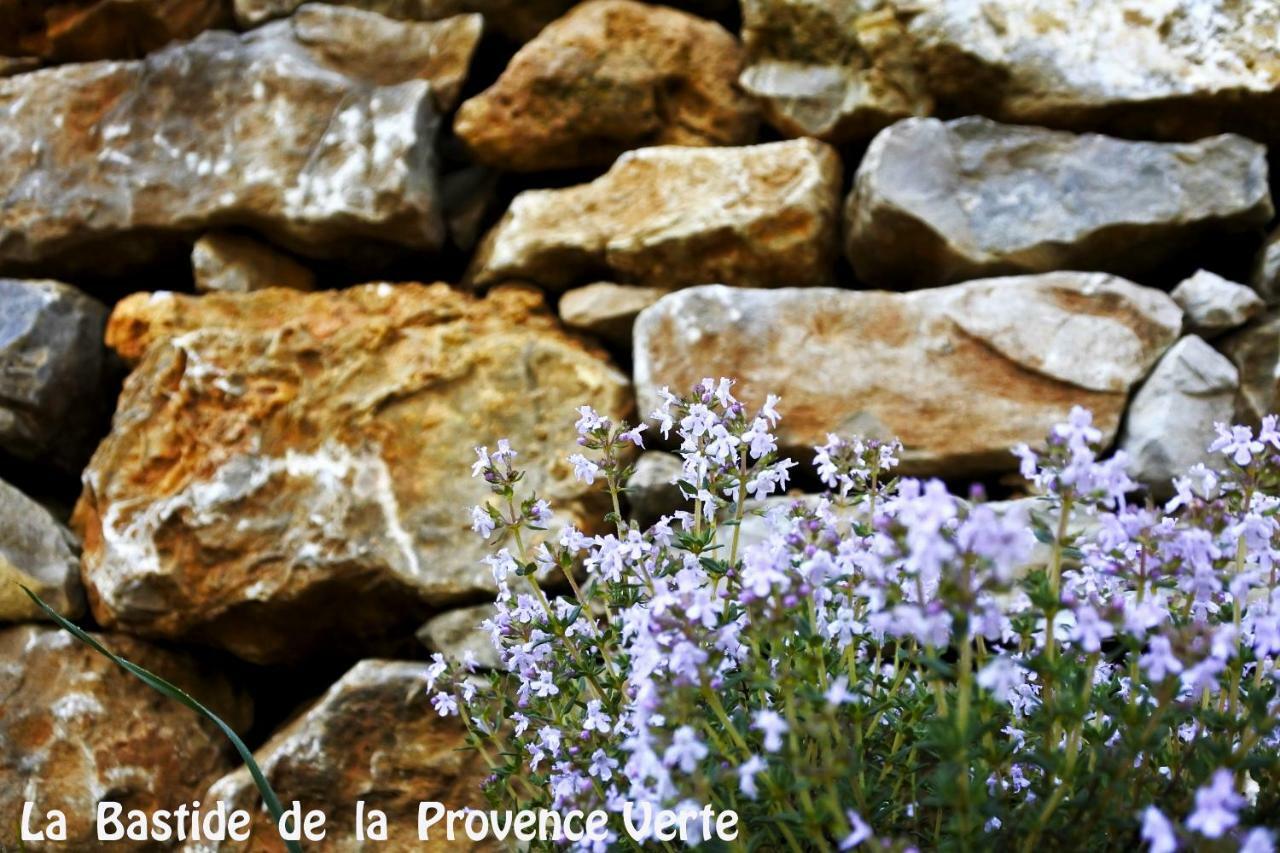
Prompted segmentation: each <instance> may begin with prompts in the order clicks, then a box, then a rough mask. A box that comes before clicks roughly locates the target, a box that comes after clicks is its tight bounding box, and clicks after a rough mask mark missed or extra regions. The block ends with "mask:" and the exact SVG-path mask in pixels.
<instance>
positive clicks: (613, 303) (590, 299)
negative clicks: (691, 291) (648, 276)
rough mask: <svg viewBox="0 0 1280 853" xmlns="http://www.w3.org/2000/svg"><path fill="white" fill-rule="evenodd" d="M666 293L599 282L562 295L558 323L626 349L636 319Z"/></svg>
mask: <svg viewBox="0 0 1280 853" xmlns="http://www.w3.org/2000/svg"><path fill="white" fill-rule="evenodd" d="M667 293H668V291H667V290H666V289H664V288H661V287H640V286H637V285H634V284H613V283H612V282H607V281H598V282H596V283H595V284H588V285H586V286H585V287H575V288H574V289H573V290H570V291H567V292H565V293H564V294H563V295H562V296H561V297H560V305H559V310H560V319H561V320H562V321H564V324H565V325H566V326H568V327H569V328H570V329H576V330H578V331H580V332H585V333H587V334H589V335H595V336H596V337H599V338H604V339H605V340H608V341H611V342H613V343H617V344H624V345H629V344H630V343H631V326H632V325H633V324H634V323H635V321H636V316H637V315H639V313H640V312H641V311H643V310H644V309H646V308H648V307H649V306H650V305H652V304H653V303H655V302H657V301H658V300H659V299H661V298H662V297H663V296H665V295H666V294H667Z"/></svg>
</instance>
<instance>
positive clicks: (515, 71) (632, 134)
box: [454, 0, 757, 171]
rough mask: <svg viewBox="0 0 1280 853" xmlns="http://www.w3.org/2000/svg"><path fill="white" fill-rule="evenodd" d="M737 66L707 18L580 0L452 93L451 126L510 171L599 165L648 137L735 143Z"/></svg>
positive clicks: (731, 48) (724, 35)
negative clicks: (461, 95) (460, 96)
mask: <svg viewBox="0 0 1280 853" xmlns="http://www.w3.org/2000/svg"><path fill="white" fill-rule="evenodd" d="M741 70H742V51H741V47H740V46H739V45H738V42H737V40H736V39H735V38H734V37H733V36H732V35H730V34H729V33H728V32H726V31H725V30H724V28H723V27H721V26H720V25H719V24H716V23H714V22H712V21H704V20H702V19H701V18H697V17H694V16H693V15H689V14H686V13H684V12H680V11H677V10H675V9H669V8H666V7H664V6H654V5H650V4H647V3H639V2H634V0H589V2H587V3H583V4H581V5H579V6H577V7H575V8H574V9H572V10H571V11H570V12H569V14H567V15H565V16H564V17H563V18H561V19H560V20H558V21H556V22H555V23H553V24H551V25H550V26H548V27H547V28H546V29H544V30H543V31H542V32H541V33H539V34H538V37H537V38H535V39H534V40H533V41H531V42H529V43H528V44H526V45H525V46H524V47H523V48H521V49H520V52H519V53H517V54H516V55H515V57H514V58H513V59H512V60H511V63H510V64H509V65H508V66H507V69H506V70H505V71H504V72H503V73H502V76H501V77H499V78H498V81H497V82H496V83H494V84H493V85H492V86H491V87H489V88H488V89H487V90H485V91H484V92H482V93H481V94H479V95H477V96H475V97H474V98H471V99H470V100H468V101H467V102H466V103H464V104H463V105H462V107H461V108H460V109H459V110H458V115H457V118H456V119H455V120H454V131H455V132H456V133H457V134H458V136H459V137H461V138H462V140H463V141H464V142H465V143H466V144H467V147H468V148H469V149H470V151H471V154H472V156H473V157H474V158H475V159H476V160H477V161H479V162H481V163H485V164H487V165H491V166H496V167H500V168H503V169H511V170H516V171H540V170H544V169H564V168H574V167H580V166H593V165H604V164H608V163H611V162H613V160H614V159H615V158H616V157H617V156H618V155H619V154H621V153H622V152H624V151H628V150H630V149H632V148H641V147H644V146H648V145H743V144H746V143H749V142H752V141H754V136H755V129H756V122H757V114H756V107H755V104H754V103H753V102H752V101H751V99H750V98H748V97H747V96H746V95H745V94H744V93H743V92H742V91H741V90H739V89H738V87H737V83H736V81H737V77H738V73H739V72H740V71H741Z"/></svg>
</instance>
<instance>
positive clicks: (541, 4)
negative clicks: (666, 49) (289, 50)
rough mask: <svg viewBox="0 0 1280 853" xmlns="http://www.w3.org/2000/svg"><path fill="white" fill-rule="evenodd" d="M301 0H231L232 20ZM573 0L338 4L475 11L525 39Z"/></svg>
mask: <svg viewBox="0 0 1280 853" xmlns="http://www.w3.org/2000/svg"><path fill="white" fill-rule="evenodd" d="M303 2H304V0H235V14H236V20H237V21H238V22H239V23H240V25H241V26H242V27H246V28H247V27H254V26H257V25H259V24H261V23H264V22H265V21H269V20H271V19H272V18H283V17H285V16H287V15H289V14H290V13H292V12H293V10H294V9H297V8H298V7H299V6H301V5H302V4H303ZM575 2H577V0H339V2H338V5H342V6H351V7H354V8H360V9H367V10H369V11H371V12H377V13H379V14H381V15H386V16H387V17H390V18H398V19H400V20H405V21H438V20H441V19H442V18H449V17H452V16H454V15H465V14H468V13H471V12H479V13H480V14H482V15H484V17H485V23H486V25H487V26H489V27H492V28H493V29H494V30H496V31H497V32H500V33H502V34H503V35H505V36H506V37H507V38H510V39H513V40H515V41H519V42H525V41H528V40H529V39H531V38H533V37H534V36H535V35H537V34H538V31H539V30H541V29H542V28H543V27H545V26H546V25H547V24H549V23H551V22H552V21H554V20H555V19H556V18H558V17H560V15H561V14H563V13H564V12H565V10H567V9H568V8H569V7H570V6H572V5H573V4H574V3H575Z"/></svg>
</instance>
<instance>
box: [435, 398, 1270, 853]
mask: <svg viewBox="0 0 1280 853" xmlns="http://www.w3.org/2000/svg"><path fill="white" fill-rule="evenodd" d="M779 402H780V401H779V400H778V399H777V398H776V397H773V396H769V397H767V398H765V399H764V400H763V402H762V403H761V404H760V405H759V406H758V408H753V407H751V406H749V405H747V404H746V403H744V402H743V401H740V400H739V399H737V398H736V397H735V395H734V393H733V383H732V382H731V381H729V380H726V379H720V380H711V379H707V380H704V381H703V382H701V383H699V384H698V385H697V386H695V387H694V389H693V390H692V392H691V393H690V394H689V395H688V396H685V397H680V396H677V395H675V394H672V393H670V392H668V391H666V390H665V389H664V391H663V393H662V404H661V405H660V407H659V408H658V409H657V410H656V411H655V412H653V413H652V415H651V420H652V422H653V423H654V424H655V426H656V429H655V432H656V433H657V434H658V435H660V436H661V439H662V440H663V441H665V442H669V443H670V445H669V446H673V447H674V448H675V449H676V450H677V451H678V452H679V454H680V455H681V458H682V461H683V464H682V469H681V473H680V475H679V478H678V486H679V488H680V490H681V492H682V494H683V495H685V497H686V498H687V499H688V502H689V508H688V509H687V510H684V511H680V512H677V513H675V514H673V515H672V516H670V517H664V518H661V519H660V520H659V521H658V522H657V523H655V524H654V525H652V526H651V527H649V528H648V529H644V530H642V529H640V528H638V527H637V526H635V525H634V523H630V522H628V521H627V520H626V518H625V517H624V515H623V513H622V503H621V501H622V500H623V499H624V498H625V493H624V492H625V489H624V484H625V482H626V480H627V477H628V475H629V474H630V472H631V468H630V461H631V459H632V458H633V455H634V451H635V449H636V448H639V447H643V444H644V441H643V439H644V436H643V433H644V430H645V425H643V424H642V425H640V426H637V427H631V426H629V425H628V424H625V423H614V422H612V421H610V420H609V419H607V418H604V417H601V416H600V415H599V414H597V413H596V412H595V411H593V410H592V409H590V408H589V407H587V406H584V407H582V408H581V409H580V410H579V415H580V417H579V419H578V421H577V430H578V434H579V444H580V445H581V448H582V450H581V452H579V453H576V454H574V456H573V457H571V459H570V462H571V464H572V466H573V469H574V471H575V473H576V475H577V476H578V478H579V479H581V480H582V481H584V482H587V483H595V482H598V481H601V482H602V490H603V491H604V492H606V493H607V494H608V496H609V498H610V501H611V504H612V510H613V511H612V512H611V513H610V515H609V518H608V521H610V522H612V530H611V532H608V533H595V534H593V533H588V532H583V531H579V530H577V529H574V528H567V529H564V530H562V531H560V532H558V533H556V534H554V535H552V534H550V533H548V531H547V527H548V521H549V520H550V515H551V511H550V508H549V506H548V505H547V504H546V502H545V501H542V500H539V499H538V498H536V497H535V496H532V495H530V496H521V495H518V494H517V489H518V487H519V484H520V480H521V477H520V474H519V472H518V471H517V470H516V469H515V468H514V464H513V460H514V458H515V453H514V452H513V451H512V450H511V448H509V447H508V446H506V444H505V443H502V444H500V445H499V447H498V448H497V449H496V450H494V451H489V450H487V449H485V448H481V449H478V450H477V461H476V466H475V473H476V475H477V476H478V477H481V478H483V479H484V480H485V482H486V483H487V484H488V485H489V487H490V489H491V491H492V492H493V498H492V499H491V500H490V501H489V502H488V503H486V504H485V505H483V506H481V507H477V508H476V509H475V510H473V513H472V519H473V526H474V528H475V529H476V531H477V533H479V534H480V535H481V536H483V537H485V538H487V539H491V540H492V541H493V542H494V547H495V551H494V554H493V556H492V557H491V558H490V559H489V564H490V567H491V570H492V571H493V575H494V578H495V581H496V583H497V585H498V588H499V590H500V592H499V595H498V600H497V608H496V612H495V615H494V616H493V618H492V619H490V620H489V621H488V622H487V623H486V625H485V628H486V630H487V631H488V632H489V634H490V636H491V638H492V640H493V643H494V645H495V647H496V649H497V650H498V652H499V655H500V661H501V667H500V669H499V670H498V671H496V672H494V673H492V674H491V675H490V677H488V678H487V679H481V678H479V677H478V676H476V675H474V674H472V673H470V671H469V670H468V668H467V667H462V668H455V669H456V671H454V672H451V673H445V672H444V671H443V664H441V669H436V668H435V667H434V666H433V671H432V680H433V682H434V681H435V680H437V679H438V680H439V682H440V684H438V685H437V684H433V685H432V687H431V689H432V690H434V691H436V695H435V697H434V698H433V705H434V706H435V707H436V709H437V711H438V712H439V713H441V714H443V715H452V714H458V715H460V716H461V717H462V718H463V719H464V720H465V721H466V723H467V725H468V726H469V727H470V729H471V732H472V742H473V745H474V746H475V747H476V748H477V749H478V750H479V751H480V752H481V754H482V755H484V757H485V759H486V760H487V761H488V762H489V764H490V766H491V768H492V770H493V776H492V777H491V780H490V783H489V785H488V787H487V790H488V792H489V794H490V796H491V797H492V798H493V799H494V800H495V802H499V803H502V804H504V805H506V806H508V807H509V806H511V805H513V804H514V805H518V806H519V807H522V808H536V807H546V808H553V809H561V810H563V809H569V808H580V809H597V808H601V809H605V810H607V811H609V812H611V813H614V814H618V815H621V814H622V812H623V810H624V808H625V807H626V806H627V805H628V804H630V805H631V806H632V807H637V806H642V805H648V806H652V807H659V808H671V809H675V810H677V811H684V810H693V811H697V810H700V809H702V808H703V807H704V806H712V807H713V808H715V809H717V810H720V809H730V808H732V809H735V810H736V811H738V812H739V814H740V815H742V817H743V823H744V829H745V832H746V834H747V837H748V838H751V839H753V841H754V839H757V838H758V839H763V842H762V845H761V847H760V848H759V849H789V850H802V849H812V848H835V847H839V848H840V849H850V848H853V847H856V846H859V845H862V844H872V843H876V844H879V843H884V844H889V845H892V846H894V847H895V848H896V849H907V848H913V847H920V848H924V847H936V846H938V845H940V844H950V845H953V846H960V847H968V846H978V845H981V846H1013V845H1015V844H1016V845H1017V846H1020V847H1030V846H1034V845H1035V843H1036V842H1037V840H1038V839H1041V838H1045V837H1048V834H1049V833H1052V836H1053V837H1054V838H1055V839H1056V840H1057V841H1058V842H1059V843H1062V844H1067V845H1069V846H1074V847H1082V848H1089V847H1093V846H1118V845H1122V844H1124V843H1125V841H1126V839H1130V838H1142V839H1143V840H1144V841H1146V842H1147V843H1148V844H1149V845H1150V846H1151V848H1152V849H1155V850H1174V849H1177V847H1178V846H1180V845H1193V844H1195V843H1196V842H1195V839H1209V840H1213V841H1214V842H1215V843H1225V842H1227V841H1232V842H1234V843H1236V844H1237V845H1238V846H1240V847H1241V849H1248V850H1253V851H1261V850H1270V849H1271V847H1272V843H1273V836H1272V830H1273V829H1275V828H1276V826H1277V823H1278V822H1280V790H1278V788H1280V785H1277V783H1280V757H1277V755H1278V750H1280V692H1278V690H1277V685H1278V683H1280V682H1278V680H1277V675H1278V671H1277V667H1276V660H1277V655H1278V654H1280V584H1277V577H1276V571H1277V557H1278V556H1280V551H1277V546H1278V545H1280V536H1278V534H1280V530H1278V528H1277V522H1276V516H1277V513H1280V499H1277V497H1276V492H1277V489H1276V487H1277V484H1280V456H1278V455H1277V454H1278V452H1280V434H1278V433H1277V432H1276V422H1275V418H1268V419H1267V420H1266V421H1264V423H1263V424H1262V427H1261V429H1260V430H1259V431H1257V432H1255V431H1253V430H1250V429H1248V428H1246V427H1231V428H1228V427H1225V426H1222V427H1219V428H1218V433H1219V437H1218V439H1217V440H1216V441H1215V442H1214V444H1213V447H1212V450H1213V451H1214V452H1217V453H1219V454H1220V457H1221V460H1222V464H1221V465H1220V466H1218V467H1217V468H1215V469H1210V468H1205V467H1198V468H1197V469H1194V470H1192V471H1190V472H1188V473H1187V475H1186V476H1185V477H1184V478H1180V479H1179V480H1178V481H1177V482H1176V483H1175V486H1176V494H1175V496H1174V497H1173V499H1172V500H1170V501H1168V502H1167V503H1166V504H1165V505H1164V506H1156V505H1154V504H1152V503H1151V502H1150V501H1143V502H1134V501H1131V500H1130V495H1131V494H1133V493H1134V491H1135V488H1136V486H1135V484H1134V483H1133V482H1132V481H1131V480H1130V479H1129V477H1128V476H1127V474H1126V472H1125V459H1124V458H1123V456H1122V455H1121V454H1116V455H1113V456H1111V457H1109V458H1106V457H1104V456H1103V455H1102V453H1101V450H1102V448H1101V446H1100V445H1101V442H1102V438H1103V436H1102V434H1101V433H1100V431H1099V430H1098V429H1097V428H1096V427H1094V425H1093V423H1092V418H1091V416H1090V414H1089V413H1088V412H1087V411H1085V410H1083V409H1079V408H1077V409H1075V410H1073V411H1072V412H1071V414H1070V416H1069V417H1068V418H1067V420H1066V422H1064V423H1063V424H1061V425H1059V426H1057V427H1055V428H1054V429H1053V430H1052V431H1051V433H1050V434H1049V436H1048V437H1047V439H1046V440H1045V442H1044V443H1043V445H1042V446H1041V447H1039V448H1036V449H1032V448H1030V447H1026V446H1022V447H1019V448H1016V449H1015V451H1014V452H1015V454H1016V456H1017V458H1018V460H1020V465H1021V471H1022V474H1023V475H1024V476H1025V477H1026V478H1027V480H1028V481H1029V488H1030V489H1031V490H1032V492H1033V494H1032V495H1031V496H1029V497H1027V498H1023V499H1021V500H1016V501H1010V502H1005V503H984V502H981V501H974V500H962V499H960V498H958V497H956V496H954V495H952V494H951V493H950V492H949V491H948V490H947V488H946V487H945V485H944V484H943V483H941V482H940V481H937V480H918V479H912V478H899V477H897V476H895V473H894V469H895V467H896V465H897V461H898V458H899V456H900V455H901V453H902V448H901V446H900V445H899V444H897V443H896V442H883V441H875V440H868V439H859V438H848V439H843V438H839V437H836V436H830V437H829V438H828V441H827V443H826V444H824V445H823V446H821V447H819V448H816V455H815V459H814V471H815V472H816V474H817V476H818V478H819V479H820V480H821V482H823V483H824V484H825V486H826V487H827V488H828V491H827V493H825V494H824V495H820V496H813V497H810V498H808V499H806V500H799V501H793V502H788V503H783V504H773V505H771V508H770V505H769V504H766V503H764V502H763V501H762V499H763V498H766V497H768V496H769V495H772V494H775V493H778V492H781V491H783V490H784V489H785V488H786V486H787V484H788V481H789V476H790V471H791V470H792V469H793V468H794V466H795V463H793V462H791V461H790V460H787V459H783V458H780V457H779V454H778V442H777V440H776V438H775V436H774V434H773V430H774V429H775V428H776V426H777V423H778V421H779V414H778V405H779ZM748 525H750V526H754V527H756V528H757V532H756V533H755V534H754V535H752V536H750V537H744V536H743V535H742V531H743V528H744V527H745V526H748ZM557 579H560V581H561V583H563V584H564V585H565V592H564V594H563V595H557V594H553V592H552V587H550V586H547V584H549V583H551V582H553V581H555V580H557ZM544 586H546V588H544ZM555 588H556V589H559V588H560V587H559V586H558V585H557V586H556V587H555ZM450 685H451V686H450ZM1268 821H1269V823H1268ZM621 827H622V824H621V822H619V823H618V824H616V825H615V826H614V827H613V832H612V835H611V836H610V839H609V840H608V841H606V842H599V841H597V842H591V843H586V842H584V843H582V844H581V845H580V846H586V847H592V848H593V849H596V848H599V849H605V848H609V847H612V846H626V845H627V844H630V843H631V841H630V840H629V839H628V838H627V837H625V836H624V834H623V833H622V830H621ZM645 840H646V839H643V838H642V839H640V841H641V842H643V841H645ZM650 840H651V839H650Z"/></svg>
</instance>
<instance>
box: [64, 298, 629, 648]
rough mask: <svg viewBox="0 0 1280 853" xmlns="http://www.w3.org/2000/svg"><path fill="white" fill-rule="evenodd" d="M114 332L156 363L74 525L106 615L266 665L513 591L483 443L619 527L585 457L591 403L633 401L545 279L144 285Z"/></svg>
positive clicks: (138, 372) (112, 337)
mask: <svg viewBox="0 0 1280 853" xmlns="http://www.w3.org/2000/svg"><path fill="white" fill-rule="evenodd" d="M108 343H109V344H110V345H111V346H113V347H114V348H115V349H116V350H117V351H118V352H119V353H120V354H121V355H122V356H123V357H124V358H125V359H126V360H128V361H130V362H133V363H136V364H137V367H136V369H135V370H134V372H133V374H132V375H131V376H130V377H129V379H128V380H127V381H126V383H125V388H124V392H123V393H122V394H121V398H120V404H119V407H118V410H117V412H116V419H115V424H114V427H113V430H112V433H111V435H110V436H108V438H107V439H106V440H105V441H103V443H102V445H101V446H100V447H99V449H98V452H97V453H96V454H95V456H94V458H93V461H92V462H91V463H90V467H89V469H88V470H87V471H86V473H85V490H84V493H83V495H82V496H81V500H80V503H79V505H78V506H77V508H76V513H75V516H74V523H75V524H76V525H77V526H78V530H79V531H81V533H82V537H83V539H84V549H85V555H84V575H85V581H86V586H87V588H88V592H89V600H90V605H91V606H92V608H93V611H94V614H95V616H96V617H97V618H98V620H99V622H100V623H102V624H104V625H108V626H115V627H119V628H122V629H124V628H127V629H128V630H131V631H135V632H137V633H140V634H143V635H149V636H161V637H172V638H177V637H183V638H187V639H190V640H192V641H197V642H204V643H212V644H216V645H219V646H222V647H224V648H226V649H228V650H230V651H232V652H233V653H235V654H237V655H239V656H241V657H243V658H246V659H249V660H253V661H277V660H284V659H296V658H301V657H303V656H305V655H307V654H308V653H310V652H312V651H314V650H315V649H316V648H317V647H319V646H323V647H326V648H331V647H334V646H338V647H342V648H348V647H368V646H369V645H373V644H375V643H376V641H378V640H379V639H380V638H383V637H386V636H388V635H395V634H396V633H397V632H400V631H404V632H405V633H408V632H410V631H412V630H413V628H415V627H417V626H418V625H419V624H421V622H422V620H423V619H424V618H426V617H427V616H428V615H429V614H430V613H431V612H433V611H435V610H439V609H440V608H441V607H443V606H449V605H452V604H456V603H460V602H465V601H467V600H468V599H471V600H474V599H475V598H478V597H483V596H486V595H491V594H492V578H491V577H490V574H489V571H488V569H487V568H486V567H485V566H484V565H483V564H482V563H481V562H480V558H481V557H482V556H483V555H484V554H485V553H487V550H486V548H485V547H484V545H483V543H482V542H480V541H479V538H478V537H476V536H475V535H474V534H473V533H471V532H470V529H469V526H470V514H469V512H468V508H469V507H470V506H471V505H473V504H475V503H479V502H481V501H483V500H486V499H487V498H488V494H489V493H488V491H487V489H485V488H484V487H483V484H481V483H479V482H477V481H475V480H473V479H472V478H471V477H470V466H471V461H472V460H473V458H474V454H473V452H472V449H473V448H474V447H475V446H476V445H484V444H487V445H489V446H491V447H492V446H494V444H495V443H496V441H497V440H498V439H499V438H503V437H506V438H510V439H511V442H512V444H513V446H515V447H516V448H517V449H518V450H519V452H520V463H521V464H522V466H524V467H525V468H526V469H527V470H528V477H527V479H526V481H525V482H526V485H527V486H528V487H529V488H531V489H534V490H536V491H537V492H538V493H539V495H541V496H542V497H545V498H547V499H548V500H550V501H551V504H552V506H553V508H554V509H555V510H556V512H557V513H558V515H557V519H559V520H561V521H572V522H574V523H576V524H579V525H585V526H586V527H587V528H588V529H591V528H592V526H593V524H596V525H598V524H599V523H600V521H599V519H600V518H601V517H602V516H603V514H604V513H603V511H602V507H601V506H599V505H598V504H597V503H596V502H597V501H599V500H601V498H600V496H599V494H598V493H597V492H596V491H595V490H592V489H590V488H589V487H587V486H585V485H583V484H580V483H578V482H577V481H576V480H575V479H574V477H573V472H572V467H571V466H570V465H569V464H568V462H567V461H566V457H567V456H568V454H569V453H571V452H573V451H574V449H576V446H577V445H576V441H575V438H576V434H575V433H574V431H573V411H572V407H573V406H574V405H577V404H579V403H581V402H582V401H584V400H591V401H592V402H593V405H596V406H597V407H598V408H599V409H600V410H601V411H602V412H605V413H609V414H610V415H611V416H613V417H620V416H623V415H625V414H626V413H627V411H628V410H629V407H630V392H629V389H628V387H627V382H626V379H625V377H623V376H622V375H621V374H620V373H618V371H617V370H615V369H614V368H613V367H611V366H610V365H609V364H608V362H607V361H606V360H604V358H602V357H601V356H600V355H599V354H598V353H597V352H596V351H594V350H592V349H589V348H588V347H586V346H585V345H584V344H582V343H581V342H580V341H579V340H577V339H576V338H572V337H570V336H569V335H567V334H565V333H564V332H562V331H560V330H559V327H558V324H557V322H556V320H555V318H554V317H552V316H550V315H549V314H548V313H547V312H546V311H545V309H544V308H543V306H542V302H541V297H540V296H539V295H538V294H536V293H534V292H532V291H529V290H517V289H501V290H499V291H497V292H495V293H494V294H492V295H491V296H490V297H489V298H488V299H485V300H477V299H474V298H473V297H470V296H467V295H465V294H461V293H458V292H457V291H454V290H451V289H450V288H448V287H447V286H445V285H434V286H431V287H424V286H422V285H388V284H381V285H362V286H359V287H354V288H351V289H349V290H344V291H321V292H316V293H310V294H306V293H298V292H296V291H290V290H264V291H259V292H257V293H250V294H210V295H208V296H204V297H186V296H175V295H171V294H154V295H150V296H148V295H146V294H137V295H134V296H131V297H129V298H128V299H126V300H124V301H123V302H121V303H120V304H119V305H118V306H117V308H116V310H115V312H114V314H113V315H112V319H111V323H110V325H109V328H108ZM557 526H558V522H557V523H556V524H553V525H552V527H553V528H555V527H557ZM401 636H403V635H402V634H401Z"/></svg>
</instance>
